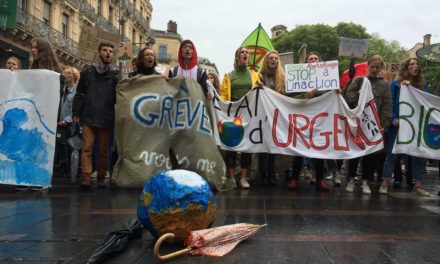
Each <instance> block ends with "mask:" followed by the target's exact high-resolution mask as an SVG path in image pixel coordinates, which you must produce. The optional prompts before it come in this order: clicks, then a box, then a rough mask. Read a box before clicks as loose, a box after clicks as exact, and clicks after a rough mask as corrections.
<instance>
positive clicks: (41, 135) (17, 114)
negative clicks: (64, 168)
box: [0, 70, 60, 187]
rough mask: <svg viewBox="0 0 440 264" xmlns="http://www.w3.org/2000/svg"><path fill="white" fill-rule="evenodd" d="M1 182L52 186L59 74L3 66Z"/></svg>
mask: <svg viewBox="0 0 440 264" xmlns="http://www.w3.org/2000/svg"><path fill="white" fill-rule="evenodd" d="M0 83H1V84H2V87H1V89H0V183H2V184H18V185H30V186H44V187H47V186H51V179H52V165H53V156H54V150H55V132H56V123H57V114H58V104H59V97H60V80H59V74H58V73H55V72H52V71H48V70H20V71H14V72H12V71H10V70H0Z"/></svg>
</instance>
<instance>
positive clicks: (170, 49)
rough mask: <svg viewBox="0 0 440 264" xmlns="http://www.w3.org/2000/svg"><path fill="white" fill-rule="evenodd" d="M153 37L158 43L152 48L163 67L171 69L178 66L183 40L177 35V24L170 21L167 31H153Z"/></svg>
mask: <svg viewBox="0 0 440 264" xmlns="http://www.w3.org/2000/svg"><path fill="white" fill-rule="evenodd" d="M151 35H152V37H153V38H154V40H155V41H156V42H155V44H154V45H153V47H152V48H153V50H154V53H155V54H156V57H157V62H158V63H159V64H160V65H161V67H168V68H170V67H174V66H176V65H178V64H179V62H178V57H177V55H178V53H179V47H180V43H182V41H183V39H182V37H181V36H180V34H179V33H177V23H176V22H175V21H172V20H170V21H168V25H167V30H166V31H164V30H156V29H152V30H151Z"/></svg>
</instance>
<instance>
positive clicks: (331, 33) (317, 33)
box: [273, 24, 339, 60]
mask: <svg viewBox="0 0 440 264" xmlns="http://www.w3.org/2000/svg"><path fill="white" fill-rule="evenodd" d="M273 44H274V47H275V49H276V50H278V51H279V52H291V51H293V52H294V54H295V58H296V60H297V59H298V51H299V49H300V47H301V46H302V45H303V44H307V50H308V51H317V52H319V54H321V56H322V57H323V58H324V59H325V60H333V59H337V55H338V45H339V37H338V34H337V33H336V30H335V29H334V28H332V27H331V26H328V25H324V24H315V25H299V26H297V27H296V28H294V29H293V30H292V31H290V32H288V33H286V34H283V35H281V36H279V37H278V38H276V39H275V40H273Z"/></svg>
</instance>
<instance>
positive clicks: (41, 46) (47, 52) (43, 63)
mask: <svg viewBox="0 0 440 264" xmlns="http://www.w3.org/2000/svg"><path fill="white" fill-rule="evenodd" d="M31 55H32V64H31V69H33V70H34V69H35V70H36V69H46V70H50V71H55V72H58V73H61V69H60V67H59V63H58V59H57V57H56V55H55V52H54V51H53V49H52V46H51V45H50V43H49V42H48V41H47V40H46V39H43V38H33V39H32V40H31ZM63 86H64V78H63V76H62V75H61V76H60V89H59V90H60V91H61V87H63ZM29 188H30V189H31V190H34V191H44V190H46V189H47V187H40V186H35V187H29V186H18V187H17V188H16V189H17V190H18V191H25V190H28V189H29Z"/></svg>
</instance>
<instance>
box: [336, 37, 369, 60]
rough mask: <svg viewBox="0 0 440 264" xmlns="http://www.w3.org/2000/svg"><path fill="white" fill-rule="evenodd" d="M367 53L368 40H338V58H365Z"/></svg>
mask: <svg viewBox="0 0 440 264" xmlns="http://www.w3.org/2000/svg"><path fill="white" fill-rule="evenodd" d="M367 52H368V39H354V38H344V37H341V38H340V40H339V56H348V57H355V58H365V57H367Z"/></svg>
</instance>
